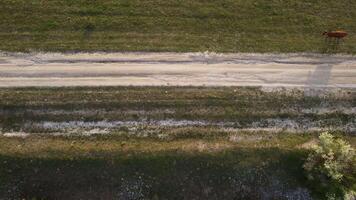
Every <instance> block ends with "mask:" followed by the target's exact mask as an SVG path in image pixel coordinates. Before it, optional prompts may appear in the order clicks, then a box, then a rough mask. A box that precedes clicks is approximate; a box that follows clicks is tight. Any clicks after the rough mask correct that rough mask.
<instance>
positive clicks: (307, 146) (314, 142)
mask: <svg viewBox="0 0 356 200" xmlns="http://www.w3.org/2000/svg"><path fill="white" fill-rule="evenodd" d="M317 144H318V139H316V138H313V139H311V140H309V141H307V142H305V143H303V144H300V145H298V146H297V148H299V149H311V148H313V147H314V146H315V145H317Z"/></svg>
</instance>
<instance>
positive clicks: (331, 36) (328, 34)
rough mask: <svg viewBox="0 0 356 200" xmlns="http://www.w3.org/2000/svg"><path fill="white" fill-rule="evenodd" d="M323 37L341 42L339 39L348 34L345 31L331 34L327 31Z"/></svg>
mask: <svg viewBox="0 0 356 200" xmlns="http://www.w3.org/2000/svg"><path fill="white" fill-rule="evenodd" d="M323 35H325V36H326V38H335V39H337V40H339V39H343V38H344V37H346V36H347V35H348V34H347V32H345V31H329V32H327V31H325V32H324V33H323Z"/></svg>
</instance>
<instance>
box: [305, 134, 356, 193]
mask: <svg viewBox="0 0 356 200" xmlns="http://www.w3.org/2000/svg"><path fill="white" fill-rule="evenodd" d="M355 165H356V159H355V150H354V149H353V148H352V147H351V145H349V144H348V143H347V142H345V141H344V140H342V139H340V138H335V137H334V136H333V135H331V134H329V133H322V134H321V135H320V136H319V143H318V145H316V146H314V147H313V148H312V152H311V153H310V154H309V157H308V159H307V160H306V162H305V164H304V166H303V167H304V169H305V170H306V172H307V176H308V179H309V180H311V181H312V182H313V183H315V184H316V185H317V186H318V187H319V188H321V189H322V190H323V191H326V192H325V193H326V198H327V199H344V200H351V199H352V200H354V199H355V198H356V196H355V194H356V193H355V187H356V166H355Z"/></svg>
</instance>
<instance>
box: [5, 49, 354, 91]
mask: <svg viewBox="0 0 356 200" xmlns="http://www.w3.org/2000/svg"><path fill="white" fill-rule="evenodd" d="M119 85H120V86H127V85H135V86H158V85H178V86H187V85H192V86H265V87H280V86H284V87H340V88H356V56H350V55H318V54H213V53H183V54H178V53H92V54H88V53H76V54H59V53H29V54H24V53H4V52H3V53H0V87H28V86H119Z"/></svg>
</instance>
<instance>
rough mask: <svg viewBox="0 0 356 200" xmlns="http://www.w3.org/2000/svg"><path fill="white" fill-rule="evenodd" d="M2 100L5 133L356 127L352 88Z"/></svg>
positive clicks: (95, 93) (124, 90)
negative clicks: (208, 128) (174, 128)
mask: <svg viewBox="0 0 356 200" xmlns="http://www.w3.org/2000/svg"><path fill="white" fill-rule="evenodd" d="M313 93H315V95H312V94H313ZM0 97H1V98H0V108H1V109H0V116H1V118H0V125H1V127H0V131H1V132H2V133H9V132H25V133H78V134H80V133H84V134H96V133H113V132H125V133H126V132H129V133H137V132H138V133H140V134H142V131H144V132H146V130H147V132H149V130H153V129H161V128H164V127H213V128H217V129H231V130H250V131H254V130H269V131H272V132H278V131H281V130H283V131H289V132H305V131H325V130H334V131H343V132H346V133H352V134H353V133H355V128H356V127H355V124H356V123H355V116H356V111H355V107H356V104H355V90H354V89H340V90H330V91H329V90H326V91H324V92H322V91H318V90H317V89H316V90H315V91H313V90H311V91H309V90H308V91H307V92H306V91H303V90H298V89H294V90H278V89H276V90H274V91H264V90H263V89H261V88H258V87H255V88H254V87H250V88H249V87H227V88H223V87H216V88H203V87H201V88H199V87H103V88H42V89H38V88H26V89H25V88H23V89H21V88H13V89H1V90H0Z"/></svg>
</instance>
